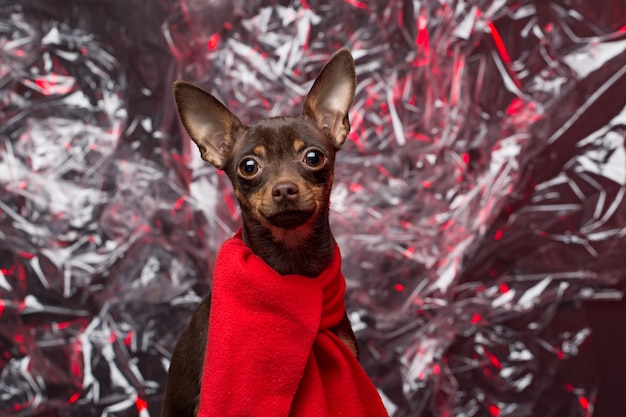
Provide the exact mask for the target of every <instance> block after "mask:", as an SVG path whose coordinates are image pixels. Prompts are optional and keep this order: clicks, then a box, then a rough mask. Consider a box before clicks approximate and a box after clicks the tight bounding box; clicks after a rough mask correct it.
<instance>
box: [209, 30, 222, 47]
mask: <svg viewBox="0 0 626 417" xmlns="http://www.w3.org/2000/svg"><path fill="white" fill-rule="evenodd" d="M219 42H220V35H218V34H217V33H214V34H212V35H211V37H210V38H209V41H208V42H207V48H209V51H215V49H216V48H217V44H218V43H219Z"/></svg>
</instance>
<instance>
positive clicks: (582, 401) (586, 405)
mask: <svg viewBox="0 0 626 417" xmlns="http://www.w3.org/2000/svg"><path fill="white" fill-rule="evenodd" d="M578 402H579V403H580V406H581V407H582V408H583V410H585V411H586V410H588V409H589V400H588V399H587V397H580V398H578Z"/></svg>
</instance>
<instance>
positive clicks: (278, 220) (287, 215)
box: [265, 209, 315, 229]
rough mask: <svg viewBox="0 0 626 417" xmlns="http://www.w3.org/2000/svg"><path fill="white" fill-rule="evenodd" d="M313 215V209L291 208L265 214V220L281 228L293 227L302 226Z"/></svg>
mask: <svg viewBox="0 0 626 417" xmlns="http://www.w3.org/2000/svg"><path fill="white" fill-rule="evenodd" d="M314 215H315V210H293V209H286V210H281V211H278V212H276V213H273V214H271V215H269V216H265V219H266V220H267V222H268V223H269V224H270V225H272V226H274V227H280V228H281V229H295V228H296V227H299V226H302V225H303V224H305V223H306V222H308V221H309V220H311V218H312V217H313V216H314Z"/></svg>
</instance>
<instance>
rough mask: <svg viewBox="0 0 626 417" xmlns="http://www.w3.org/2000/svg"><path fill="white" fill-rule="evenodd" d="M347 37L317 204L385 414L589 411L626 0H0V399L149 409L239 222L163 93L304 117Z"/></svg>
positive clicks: (621, 231)
mask: <svg viewBox="0 0 626 417" xmlns="http://www.w3.org/2000/svg"><path fill="white" fill-rule="evenodd" d="M343 46H347V47H350V48H351V50H352V52H353V55H354V58H355V62H356V69H357V75H358V88H357V94H356V99H355V103H354V106H353V108H352V111H351V114H350V116H351V122H352V126H353V129H352V133H351V134H350V137H349V140H348V141H347V143H346V144H345V146H344V149H342V151H341V152H340V155H339V156H338V161H337V168H336V175H335V177H336V184H335V188H334V192H333V196H332V209H333V210H332V227H333V230H334V232H335V235H336V238H337V241H338V243H339V245H340V247H341V249H342V253H343V257H344V274H345V276H346V278H347V280H348V293H347V300H348V306H349V311H350V317H351V320H352V322H353V326H354V328H355V330H356V333H357V336H358V338H359V341H360V343H361V350H362V356H363V359H362V363H363V365H364V367H365V368H366V370H367V371H368V373H369V374H370V376H371V377H372V379H373V381H374V382H375V384H376V385H377V386H378V387H379V390H380V393H381V395H382V396H383V398H384V401H385V403H386V405H387V407H388V410H389V412H390V415H392V416H437V417H452V416H491V417H499V416H590V415H591V414H592V413H593V408H594V403H595V401H596V397H597V395H598V386H599V385H598V378H597V373H596V372H595V370H594V369H593V366H592V364H591V361H590V359H589V345H590V343H591V341H592V338H591V332H590V328H589V326H588V324H587V321H586V316H585V313H584V311H583V309H582V307H581V304H582V302H583V301H585V300H596V302H605V303H612V302H614V301H613V300H615V299H619V298H620V297H621V292H620V291H619V289H618V288H619V287H620V285H622V284H623V282H624V281H625V279H626V268H625V267H624V265H625V263H626V261H625V260H624V259H625V258H624V255H625V254H626V205H625V204H624V198H625V194H626V146H625V132H626V128H625V126H626V87H625V85H626V5H624V4H623V2H620V1H618V0H615V1H601V2H585V1H578V0H560V1H528V0H526V1H512V0H508V1H507V0H493V1H486V0H466V1H463V0H447V1H444V0H422V1H420V0H415V1H409V0H397V1H389V2H388V1H378V0H371V1H367V0H361V1H359V0H345V1H314V0H306V1H305V0H302V1H284V0H282V1H261V0H254V1H244V0H231V1H225V0H210V1H207V0H202V1H200V0H178V1H175V0H156V1H149V2H143V1H140V0H128V1H116V0H90V1H87V0H84V1H79V0H75V1H66V2H48V1H44V0H24V1H20V2H19V4H6V3H4V2H0V415H2V416H142V417H145V416H158V414H159V412H160V402H161V398H162V394H163V387H164V382H165V378H166V373H167V368H168V366H169V358H170V354H171V351H172V349H173V346H174V344H175V342H176V340H177V338H178V335H179V333H180V331H181V330H182V328H183V327H184V325H185V324H186V322H187V321H188V319H189V318H190V316H191V313H192V312H193V310H194V308H195V306H196V305H197V303H198V302H199V300H200V299H201V298H202V297H203V296H205V295H206V294H207V293H208V292H209V291H210V284H211V279H210V277H211V271H212V265H213V260H214V257H215V254H216V252H217V249H218V248H219V246H220V245H221V243H222V242H223V241H224V240H225V239H226V238H228V237H230V235H231V234H232V233H233V232H234V231H235V230H236V228H237V227H238V225H239V221H240V219H239V213H238V211H237V210H238V209H237V207H236V204H235V203H234V197H233V195H232V193H231V190H230V184H229V183H228V181H227V179H226V178H225V177H224V176H223V175H220V174H219V173H218V172H217V171H216V170H215V169H214V168H213V167H211V166H209V165H207V164H204V163H203V162H202V161H201V160H200V158H199V155H198V152H197V150H196V149H195V146H192V143H191V142H190V140H189V139H188V138H187V136H186V135H185V134H184V133H183V131H182V129H181V128H180V126H179V124H178V121H177V119H176V116H175V113H174V111H175V109H174V103H173V99H172V94H171V84H172V82H173V81H174V80H175V79H185V80H187V81H191V82H194V83H196V84H198V85H200V86H202V87H204V88H205V89H207V90H208V91H210V92H212V93H213V94H214V95H215V96H216V97H218V98H219V99H221V100H222V101H223V102H224V103H225V104H226V105H227V106H228V107H229V108H230V109H231V110H232V111H233V112H234V113H235V114H237V115H238V116H239V117H240V118H241V119H242V120H243V121H247V122H251V121H254V120H256V119H258V118H261V117H267V116H275V115H280V114H285V113H287V114H294V113H296V114H297V113H298V112H299V109H300V106H301V103H302V100H303V98H304V96H305V95H306V92H307V91H308V88H309V87H310V85H311V82H312V80H313V78H314V77H315V75H316V74H317V73H318V71H319V70H320V69H321V67H322V65H323V64H324V63H325V62H326V61H327V59H328V58H329V57H330V55H331V54H332V53H334V52H335V51H336V50H337V49H339V48H340V47H343Z"/></svg>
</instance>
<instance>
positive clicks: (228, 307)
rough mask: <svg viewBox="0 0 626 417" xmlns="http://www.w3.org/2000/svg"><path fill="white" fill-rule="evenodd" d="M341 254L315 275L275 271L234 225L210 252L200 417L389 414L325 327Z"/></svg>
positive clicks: (332, 309) (336, 318)
mask: <svg viewBox="0 0 626 417" xmlns="http://www.w3.org/2000/svg"><path fill="white" fill-rule="evenodd" d="M345 286H346V284H345V281H344V278H343V275H342V274H341V255H340V253H339V249H338V248H337V246H335V251H334V256H333V259H332V261H331V263H330V265H329V266H328V267H327V268H326V270H324V271H323V272H322V273H321V274H320V275H319V276H318V277H317V278H316V279H312V278H307V277H303V276H300V275H280V274H278V273H277V272H276V271H275V270H274V269H272V268H271V267H270V266H268V265H267V264H266V263H265V262H264V261H263V260H262V259H261V258H259V257H258V256H256V255H254V254H253V253H252V251H251V250H250V249H249V248H248V247H247V246H246V245H245V243H244V242H243V240H242V239H241V231H239V232H238V233H237V234H236V235H235V237H234V238H232V239H229V240H228V241H226V242H225V243H224V245H223V246H222V248H221V249H220V251H219V254H218V256H217V261H216V264H215V271H214V276H213V294H212V297H211V298H212V299H211V314H210V318H209V338H208V343H207V348H206V356H205V361H204V369H203V374H202V388H201V395H200V409H199V411H198V417H230V416H241V417H243V416H246V417H249V416H252V417H255V416H276V417H287V416H292V417H309V416H310V417H313V416H315V417H322V416H346V417H352V416H354V417H357V416H358V417H363V416H371V417H379V416H387V412H386V411H385V408H384V406H383V404H382V401H381V399H380V397H379V395H378V392H377V391H376V388H375V387H374V385H373V384H372V382H371V381H370V379H369V378H368V376H367V374H366V373H365V371H364V370H363V368H361V365H360V364H359V362H358V361H357V360H356V358H355V357H354V355H353V354H352V352H351V351H350V350H349V349H348V347H347V346H346V345H345V344H344V343H343V342H342V341H341V340H340V339H339V338H338V337H337V336H336V335H335V334H334V333H332V332H331V331H330V328H331V327H333V326H336V325H337V324H338V323H339V322H340V321H341V319H342V318H343V314H344V311H345V303H344V298H343V297H344V291H345Z"/></svg>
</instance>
